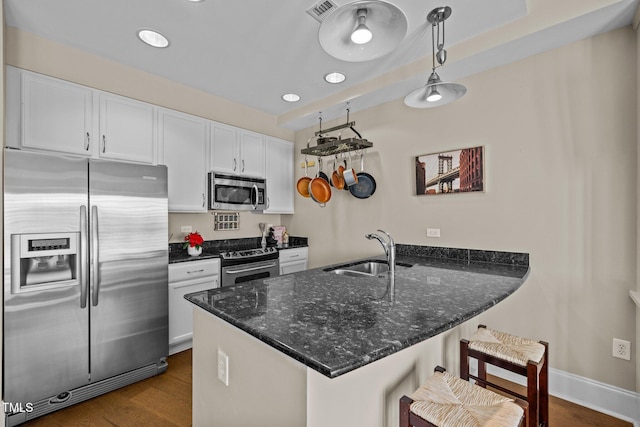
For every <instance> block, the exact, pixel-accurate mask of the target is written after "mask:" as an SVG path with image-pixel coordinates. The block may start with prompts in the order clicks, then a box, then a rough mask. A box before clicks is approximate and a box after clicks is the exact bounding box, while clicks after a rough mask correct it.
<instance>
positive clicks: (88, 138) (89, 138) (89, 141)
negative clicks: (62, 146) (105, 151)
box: [84, 132, 91, 151]
mask: <svg viewBox="0 0 640 427" xmlns="http://www.w3.org/2000/svg"><path fill="white" fill-rule="evenodd" d="M90 144H91V136H89V132H87V145H86V146H85V147H84V150H85V151H89V145H90Z"/></svg>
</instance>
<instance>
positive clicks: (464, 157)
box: [416, 147, 484, 196]
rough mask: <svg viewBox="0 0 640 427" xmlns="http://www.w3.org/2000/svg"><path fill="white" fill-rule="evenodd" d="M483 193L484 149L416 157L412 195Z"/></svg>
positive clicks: (469, 149)
mask: <svg viewBox="0 0 640 427" xmlns="http://www.w3.org/2000/svg"><path fill="white" fill-rule="evenodd" d="M470 191H484V147H473V148H464V149H462V150H455V151H447V152H442V153H434V154H425V155H422V156H417V157H416V195H418V196H422V195H430V194H449V193H464V192H470Z"/></svg>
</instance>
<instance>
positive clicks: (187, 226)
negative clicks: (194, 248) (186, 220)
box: [180, 225, 193, 233]
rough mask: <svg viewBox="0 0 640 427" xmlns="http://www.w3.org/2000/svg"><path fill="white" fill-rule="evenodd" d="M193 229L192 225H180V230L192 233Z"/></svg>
mask: <svg viewBox="0 0 640 427" xmlns="http://www.w3.org/2000/svg"><path fill="white" fill-rule="evenodd" d="M191 230H193V229H192V228H191V226H190V225H183V226H182V227H180V232H182V233H191Z"/></svg>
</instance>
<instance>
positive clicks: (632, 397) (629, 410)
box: [470, 359, 640, 427]
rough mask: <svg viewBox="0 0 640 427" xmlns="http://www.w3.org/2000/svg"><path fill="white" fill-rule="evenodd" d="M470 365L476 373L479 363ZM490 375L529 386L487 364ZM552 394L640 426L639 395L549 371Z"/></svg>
mask: <svg viewBox="0 0 640 427" xmlns="http://www.w3.org/2000/svg"><path fill="white" fill-rule="evenodd" d="M470 362H471V364H470V370H471V371H472V372H474V373H477V364H476V363H474V362H476V361H475V360H474V359H471V360H470ZM487 372H488V373H489V374H492V375H496V376H499V377H501V378H504V379H506V380H509V381H511V382H514V383H516V384H521V385H525V384H526V381H525V378H524V377H522V376H520V375H516V374H514V373H513V372H509V371H505V370H504V369H500V368H498V367H495V366H492V365H487ZM549 394H551V395H553V396H556V397H559V398H560V399H564V400H567V401H569V402H573V403H576V404H578V405H580V406H584V407H586V408H589V409H593V410H594V411H598V412H602V413H603V414H607V415H611V416H612V417H616V418H619V419H621V420H624V421H628V422H630V423H632V424H633V425H634V427H640V393H636V392H633V391H630V390H625V389H622V388H619V387H615V386H612V385H609V384H605V383H602V382H599V381H595V380H592V379H589V378H586V377H581V376H579V375H574V374H571V373H569V372H565V371H561V370H559V369H553V368H549Z"/></svg>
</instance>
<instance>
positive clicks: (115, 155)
mask: <svg viewBox="0 0 640 427" xmlns="http://www.w3.org/2000/svg"><path fill="white" fill-rule="evenodd" d="M153 142H154V139H153V106H152V105H150V104H146V103H144V102H138V101H135V100H132V99H129V98H124V97H121V96H116V95H109V94H100V141H99V144H100V145H99V147H100V148H99V156H100V157H104V158H108V159H117V160H128V161H134V162H141V163H153V162H154V158H153V154H154V149H153V148H154V146H153Z"/></svg>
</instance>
